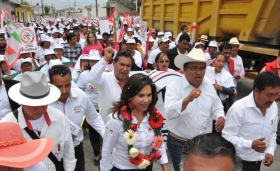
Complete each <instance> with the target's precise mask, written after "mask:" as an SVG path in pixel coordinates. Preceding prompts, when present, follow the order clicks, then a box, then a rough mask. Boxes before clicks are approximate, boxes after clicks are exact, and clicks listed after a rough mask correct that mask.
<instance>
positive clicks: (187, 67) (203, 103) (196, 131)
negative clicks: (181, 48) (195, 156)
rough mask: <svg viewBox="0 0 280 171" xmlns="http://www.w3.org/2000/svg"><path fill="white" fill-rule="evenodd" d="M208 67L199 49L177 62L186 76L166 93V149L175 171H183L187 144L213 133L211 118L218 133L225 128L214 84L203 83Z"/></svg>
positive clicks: (170, 86)
mask: <svg viewBox="0 0 280 171" xmlns="http://www.w3.org/2000/svg"><path fill="white" fill-rule="evenodd" d="M209 63H210V62H208V61H206V60H205V57H204V53H203V51H202V50H201V49H196V48H194V49H193V50H192V51H190V53H188V55H187V56H186V55H178V56H176V57H175V60H174V64H175V65H176V67H178V68H183V69H184V73H185V76H183V77H181V78H179V79H177V80H175V81H174V82H172V83H170V84H168V85H167V87H166V93H165V103H164V108H165V111H166V113H165V115H166V127H167V129H168V130H169V133H168V137H167V148H168V150H169V153H170V155H171V159H172V162H173V167H174V170H175V171H180V161H181V155H182V149H183V146H184V144H186V142H187V141H188V140H189V139H192V138H194V137H195V136H197V135H202V134H206V133H210V132H212V118H213V119H215V120H216V121H217V122H216V124H215V129H216V131H217V132H221V131H222V129H223V127H224V123H225V119H224V116H225V114H224V110H223V105H222V103H221V101H220V99H219V97H218V95H217V92H216V90H215V89H214V87H213V85H212V83H210V82H208V81H207V80H206V79H204V75H205V70H206V66H207V65H208V64H209Z"/></svg>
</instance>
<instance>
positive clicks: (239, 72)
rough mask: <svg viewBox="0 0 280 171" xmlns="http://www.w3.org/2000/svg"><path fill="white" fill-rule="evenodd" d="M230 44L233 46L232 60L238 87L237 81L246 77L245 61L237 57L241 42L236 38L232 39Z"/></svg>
mask: <svg viewBox="0 0 280 171" xmlns="http://www.w3.org/2000/svg"><path fill="white" fill-rule="evenodd" d="M229 44H230V45H231V54H230V58H231V59H232V60H233V61H234V73H233V77H234V80H233V81H234V84H235V86H236V87H237V80H239V79H243V78H244V75H245V71H244V66H243V60H242V58H241V57H240V56H239V55H237V53H238V49H239V41H238V39H237V38H236V37H233V38H231V39H230V41H229Z"/></svg>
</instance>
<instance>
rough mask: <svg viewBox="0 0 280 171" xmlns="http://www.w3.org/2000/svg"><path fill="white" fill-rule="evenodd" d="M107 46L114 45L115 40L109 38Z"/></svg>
mask: <svg viewBox="0 0 280 171" xmlns="http://www.w3.org/2000/svg"><path fill="white" fill-rule="evenodd" d="M107 46H114V42H112V41H109V40H108V41H107V42H106V47H107Z"/></svg>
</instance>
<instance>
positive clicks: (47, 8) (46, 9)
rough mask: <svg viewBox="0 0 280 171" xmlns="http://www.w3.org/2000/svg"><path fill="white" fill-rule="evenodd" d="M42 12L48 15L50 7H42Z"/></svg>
mask: <svg viewBox="0 0 280 171" xmlns="http://www.w3.org/2000/svg"><path fill="white" fill-rule="evenodd" d="M44 11H45V14H49V12H50V7H48V6H44Z"/></svg>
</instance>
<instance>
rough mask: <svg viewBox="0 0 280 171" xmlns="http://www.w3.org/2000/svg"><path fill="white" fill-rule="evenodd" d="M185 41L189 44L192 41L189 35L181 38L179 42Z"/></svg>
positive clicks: (183, 35)
mask: <svg viewBox="0 0 280 171" xmlns="http://www.w3.org/2000/svg"><path fill="white" fill-rule="evenodd" d="M183 40H186V41H187V42H190V41H191V39H190V36H189V35H188V34H187V33H184V34H182V35H181V36H180V37H179V42H181V41H183Z"/></svg>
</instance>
